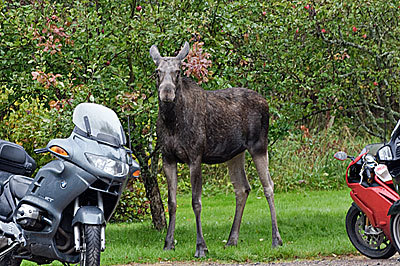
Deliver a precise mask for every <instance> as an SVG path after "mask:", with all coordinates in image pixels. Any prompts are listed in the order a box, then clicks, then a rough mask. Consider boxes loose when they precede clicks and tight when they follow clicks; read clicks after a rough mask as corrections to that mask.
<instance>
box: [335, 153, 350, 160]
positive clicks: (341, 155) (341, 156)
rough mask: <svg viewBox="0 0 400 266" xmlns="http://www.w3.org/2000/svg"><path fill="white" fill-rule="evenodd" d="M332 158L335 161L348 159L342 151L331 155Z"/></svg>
mask: <svg viewBox="0 0 400 266" xmlns="http://www.w3.org/2000/svg"><path fill="white" fill-rule="evenodd" d="M333 157H335V159H336V160H339V161H344V160H346V159H347V158H348V156H347V153H345V152H344V151H338V152H337V153H335V155H333Z"/></svg>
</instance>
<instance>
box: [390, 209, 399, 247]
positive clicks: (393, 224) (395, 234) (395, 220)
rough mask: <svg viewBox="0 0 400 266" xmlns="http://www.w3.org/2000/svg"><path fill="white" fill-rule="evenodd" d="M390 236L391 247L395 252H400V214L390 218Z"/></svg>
mask: <svg viewBox="0 0 400 266" xmlns="http://www.w3.org/2000/svg"><path fill="white" fill-rule="evenodd" d="M390 235H391V236H392V241H393V245H394V246H395V247H396V249H397V250H400V213H396V214H393V215H391V216H390Z"/></svg>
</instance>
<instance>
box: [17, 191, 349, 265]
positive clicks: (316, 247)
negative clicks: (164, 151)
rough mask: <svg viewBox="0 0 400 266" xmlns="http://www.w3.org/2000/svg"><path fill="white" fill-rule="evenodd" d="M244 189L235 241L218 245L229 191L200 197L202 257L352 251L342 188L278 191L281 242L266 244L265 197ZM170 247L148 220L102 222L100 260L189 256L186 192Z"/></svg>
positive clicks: (272, 257)
mask: <svg viewBox="0 0 400 266" xmlns="http://www.w3.org/2000/svg"><path fill="white" fill-rule="evenodd" d="M257 194H259V193H256V192H255V191H252V193H250V196H249V199H248V201H247V205H246V208H245V211H244V215H243V220H242V226H241V230H240V236H239V243H238V245H237V246H236V247H229V248H226V249H225V248H224V245H225V242H226V240H227V239H228V236H229V232H230V227H231V225H232V220H233V216H234V208H235V200H234V195H233V194H228V195H217V196H213V197H208V198H207V197H204V198H203V199H202V202H203V211H202V223H203V233H204V238H205V240H206V243H207V246H208V249H209V253H208V256H207V258H206V259H199V260H198V261H202V260H207V261H209V260H211V261H222V262H235V263H236V262H271V261H276V260H293V259H298V258H304V259H305V258H315V257H318V256H330V255H332V254H336V255H339V254H350V253H356V250H355V248H354V247H353V246H352V245H351V243H350V241H349V240H348V238H347V234H346V229H345V224H344V221H345V216H346V212H347V210H348V208H349V207H350V205H351V199H350V196H349V191H348V190H342V191H315V192H292V193H279V194H276V196H275V203H276V208H277V214H278V225H279V230H280V233H281V236H282V239H283V242H284V244H283V246H282V247H279V248H275V249H272V248H271V220H270V215H269V209H268V204H267V201H266V199H265V198H264V197H263V196H262V195H257ZM177 200H178V209H177V223H176V231H175V239H176V244H175V250H174V251H163V250H162V248H163V245H164V237H165V234H166V232H165V231H164V232H158V231H156V230H154V229H153V228H152V225H151V221H145V222H143V223H131V224H125V223H123V224H109V225H108V226H107V235H106V239H107V248H106V251H105V252H104V253H103V254H102V263H101V264H102V265H116V264H124V263H129V262H136V263H138V262H143V263H145V262H158V261H190V260H194V252H195V242H196V231H195V230H196V228H195V221H194V214H193V211H192V207H191V196H190V195H188V196H179V195H178V199H177ZM24 265H29V264H28V263H24Z"/></svg>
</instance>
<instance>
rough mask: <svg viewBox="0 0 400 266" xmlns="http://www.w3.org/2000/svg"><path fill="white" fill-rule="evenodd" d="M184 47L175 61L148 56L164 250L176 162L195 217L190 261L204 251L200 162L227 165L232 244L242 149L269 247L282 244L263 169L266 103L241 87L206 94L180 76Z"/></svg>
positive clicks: (240, 195)
mask: <svg viewBox="0 0 400 266" xmlns="http://www.w3.org/2000/svg"><path fill="white" fill-rule="evenodd" d="M188 53H189V43H188V42H185V45H184V47H183V48H182V49H181V50H180V52H179V53H178V55H177V56H176V57H161V55H160V52H159V51H158V48H157V46H156V45H153V46H151V48H150V56H151V57H152V59H153V61H154V63H155V65H156V66H157V68H156V79H157V81H156V83H157V88H158V104H159V106H158V107H159V111H158V119H157V129H156V131H157V137H158V141H159V144H160V146H161V153H162V161H163V170H164V173H165V176H166V179H167V184H168V211H169V225H168V230H167V235H166V238H165V245H164V250H170V249H174V248H175V245H174V231H175V219H176V191H177V182H178V181H177V178H178V176H177V163H178V162H179V163H186V164H187V165H188V166H189V171H190V182H191V186H192V208H193V212H194V214H195V219H196V228H197V229H196V231H197V240H196V252H195V257H204V256H205V255H206V253H207V252H208V249H207V246H206V243H205V240H204V237H203V231H202V227H201V219H200V213H201V192H202V173H201V164H202V163H206V164H217V163H223V162H227V166H228V171H229V175H230V179H231V182H232V184H233V187H234V191H235V200H236V209H235V217H234V220H233V224H232V228H231V232H230V234H229V238H228V241H227V243H226V246H232V245H237V241H238V237H239V229H240V223H241V220H242V215H243V210H244V207H245V204H246V200H247V197H248V195H249V192H250V190H251V188H250V185H249V182H248V180H247V177H246V173H245V170H244V169H245V168H244V167H245V151H246V150H247V151H248V152H249V153H250V155H251V157H252V159H253V161H254V164H255V166H256V169H257V173H258V175H259V178H260V180H261V183H262V186H263V189H264V194H265V197H266V199H267V201H268V205H269V209H270V212H271V222H272V247H276V246H278V245H282V239H281V236H280V234H279V230H278V224H277V220H276V210H275V203H274V192H273V191H274V184H273V181H272V179H271V176H270V173H269V169H268V150H267V146H268V126H269V112H268V104H267V101H266V100H265V99H264V98H263V97H262V96H261V95H259V94H258V93H257V92H255V91H252V90H249V89H245V88H229V89H221V90H216V91H206V90H204V89H203V88H201V87H200V86H199V85H197V83H195V82H194V81H193V80H192V79H190V78H188V77H185V76H182V75H181V64H182V60H184V59H185V57H186V56H187V55H188Z"/></svg>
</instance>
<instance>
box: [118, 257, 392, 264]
mask: <svg viewBox="0 0 400 266" xmlns="http://www.w3.org/2000/svg"><path fill="white" fill-rule="evenodd" d="M399 259H400V258H399V255H395V256H394V257H392V258H390V259H387V260H371V259H368V258H367V257H364V256H337V257H324V258H320V259H317V260H295V261H284V262H273V263H237V264H235V263H226V264H224V263H218V262H197V261H187V262H176V261H174V262H160V263H156V264H138V263H132V264H127V265H120V266H142V265H148V266H172V265H178V266H183V265H190V266H200V265H204V266H207V265H210V266H211V265H221V266H228V265H243V266H303V265H307V266H309V265H310V266H320V265H333V266H349V265H351V266H353V265H354V266H375V265H376V266H378V265H379V266H381V265H400V262H399V261H398V260H399Z"/></svg>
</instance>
